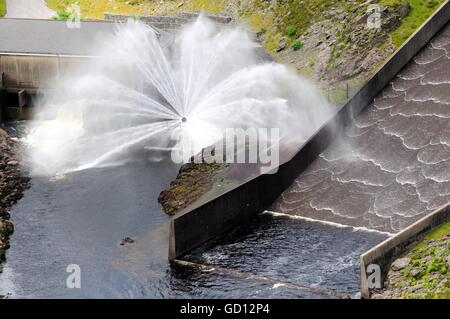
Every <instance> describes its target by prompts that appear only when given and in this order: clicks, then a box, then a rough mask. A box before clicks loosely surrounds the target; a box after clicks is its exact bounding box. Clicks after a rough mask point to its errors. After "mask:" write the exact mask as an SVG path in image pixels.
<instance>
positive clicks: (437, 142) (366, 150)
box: [271, 25, 450, 233]
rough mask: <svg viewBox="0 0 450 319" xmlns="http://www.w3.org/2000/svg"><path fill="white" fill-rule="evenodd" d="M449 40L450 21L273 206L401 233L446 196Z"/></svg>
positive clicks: (449, 189)
mask: <svg viewBox="0 0 450 319" xmlns="http://www.w3.org/2000/svg"><path fill="white" fill-rule="evenodd" d="M449 45H450V25H446V26H445V27H444V29H443V30H442V31H441V32H440V33H439V34H438V35H437V36H436V37H435V38H434V39H433V40H432V41H431V42H430V43H429V44H428V45H427V46H426V48H425V49H423V50H422V51H421V52H420V53H419V54H418V55H417V56H416V57H414V59H413V61H411V62H410V63H409V65H407V66H406V67H405V68H404V69H403V70H402V71H401V72H400V73H399V74H398V75H397V76H396V78H395V79H393V81H392V82H391V83H390V84H389V85H388V86H387V87H386V88H385V89H384V90H383V91H382V93H381V94H380V95H379V96H377V97H376V98H375V100H374V101H373V103H372V104H370V106H369V107H368V108H367V109H366V110H365V111H364V112H363V113H362V114H361V115H359V116H358V117H357V118H356V119H355V123H354V125H352V126H351V127H348V128H347V129H346V131H345V132H344V134H343V136H342V137H340V139H338V141H336V142H335V143H333V144H332V145H331V146H330V147H329V148H328V149H327V150H326V151H324V152H323V153H321V154H320V155H319V157H318V158H317V159H316V160H315V161H313V163H312V164H311V165H310V166H309V167H308V169H307V170H306V171H305V172H304V173H302V174H301V175H300V176H299V178H298V179H297V180H296V181H295V182H294V184H293V185H292V186H291V187H290V188H289V189H287V190H286V191H285V192H284V193H283V194H282V195H281V197H280V199H278V200H277V202H275V203H274V205H273V206H272V208H271V210H274V211H276V212H280V213H286V214H290V215H293V216H302V217H307V218H314V219H317V220H324V221H333V222H336V223H340V224H344V225H351V226H354V227H366V228H370V229H374V230H379V231H384V232H389V233H396V232H398V231H400V230H402V229H404V228H405V227H407V226H409V225H410V224H412V223H413V222H415V221H417V220H418V219H420V218H421V217H423V216H424V215H426V214H428V213H430V212H432V211H434V210H436V209H438V208H440V207H441V206H443V205H445V204H447V203H448V202H449V201H450V179H449V175H448V173H449V172H450V166H449V165H450V144H449V140H450V121H449V118H450V108H449V103H450V95H449V83H450V75H449V72H448V70H449V68H450V51H449ZM344 194H345V196H344Z"/></svg>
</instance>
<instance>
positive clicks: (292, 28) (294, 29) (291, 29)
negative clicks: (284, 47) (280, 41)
mask: <svg viewBox="0 0 450 319" xmlns="http://www.w3.org/2000/svg"><path fill="white" fill-rule="evenodd" d="M296 34H297V27H296V26H295V25H291V26H289V27H288V28H287V35H288V36H290V37H291V38H292V37H293V36H294V35H296Z"/></svg>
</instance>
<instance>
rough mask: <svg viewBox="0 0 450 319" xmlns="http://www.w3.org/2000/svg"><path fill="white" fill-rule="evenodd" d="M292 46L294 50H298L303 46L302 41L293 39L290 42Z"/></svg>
mask: <svg viewBox="0 0 450 319" xmlns="http://www.w3.org/2000/svg"><path fill="white" fill-rule="evenodd" d="M292 48H293V49H294V51H297V50H300V49H301V48H303V43H302V41H300V40H297V41H295V42H294V43H293V44H292Z"/></svg>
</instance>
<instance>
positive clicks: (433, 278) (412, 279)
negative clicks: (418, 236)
mask: <svg viewBox="0 0 450 319" xmlns="http://www.w3.org/2000/svg"><path fill="white" fill-rule="evenodd" d="M449 256H450V221H449V222H447V223H445V224H444V225H442V226H440V227H439V228H437V229H435V230H433V231H432V232H430V233H429V234H428V235H427V236H425V238H424V239H423V240H422V241H421V242H420V243H418V244H416V245H415V246H414V247H413V248H412V249H411V250H410V252H409V253H408V254H406V256H405V257H408V258H411V262H410V264H409V265H408V266H407V267H406V268H405V269H403V270H402V271H401V274H400V277H397V279H395V284H394V289H395V288H396V289H400V295H399V296H397V297H403V298H450V265H449ZM389 276H390V277H391V278H394V277H393V275H391V274H390V275H389Z"/></svg>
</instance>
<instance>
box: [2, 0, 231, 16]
mask: <svg viewBox="0 0 450 319" xmlns="http://www.w3.org/2000/svg"><path fill="white" fill-rule="evenodd" d="M0 1H2V0H0ZM45 2H46V3H47V6H48V7H49V8H51V9H53V10H55V11H56V12H60V11H64V10H66V9H67V7H68V6H70V5H71V4H78V5H79V6H80V7H81V18H83V19H86V18H91V19H102V18H103V15H104V13H105V12H111V13H118V14H127V15H132V16H139V15H145V14H148V15H151V14H167V15H173V14H175V13H176V12H179V11H207V12H210V13H219V12H220V11H221V10H222V9H223V8H224V6H225V5H226V4H227V1H226V0H215V1H208V0H187V1H184V4H183V5H182V6H181V7H178V5H179V4H180V3H181V2H182V1H181V0H180V1H165V2H164V4H161V3H160V1H159V0H128V1H126V0H95V1H93V0H46V1H45Z"/></svg>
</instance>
